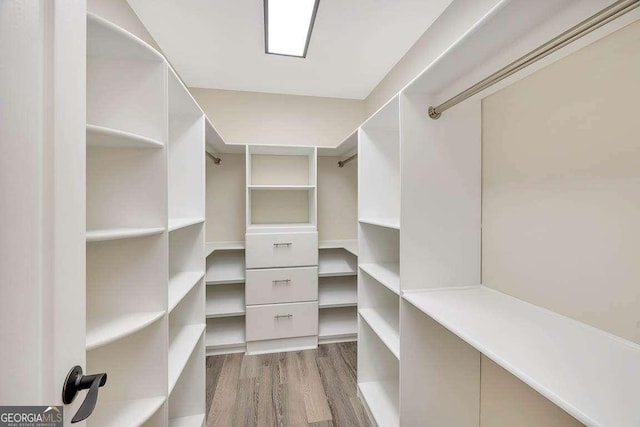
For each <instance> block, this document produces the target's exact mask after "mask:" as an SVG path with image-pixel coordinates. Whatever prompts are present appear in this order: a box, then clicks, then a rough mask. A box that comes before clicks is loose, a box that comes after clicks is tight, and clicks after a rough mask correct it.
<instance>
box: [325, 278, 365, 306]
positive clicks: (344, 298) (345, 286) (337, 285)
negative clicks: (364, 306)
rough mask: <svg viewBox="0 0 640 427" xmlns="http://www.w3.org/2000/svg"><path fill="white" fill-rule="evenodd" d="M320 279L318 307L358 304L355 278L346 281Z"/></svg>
mask: <svg viewBox="0 0 640 427" xmlns="http://www.w3.org/2000/svg"><path fill="white" fill-rule="evenodd" d="M327 280H332V281H330V282H329V281H320V283H319V284H318V307H319V308H321V309H323V308H336V307H355V306H357V305H358V290H357V286H356V281H355V278H351V279H350V280H351V283H349V282H346V281H333V279H327Z"/></svg>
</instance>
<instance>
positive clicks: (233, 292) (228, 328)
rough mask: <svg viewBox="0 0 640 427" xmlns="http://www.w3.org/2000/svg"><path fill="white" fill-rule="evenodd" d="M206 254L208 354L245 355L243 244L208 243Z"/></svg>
mask: <svg viewBox="0 0 640 427" xmlns="http://www.w3.org/2000/svg"><path fill="white" fill-rule="evenodd" d="M205 252H206V257H207V261H206V264H207V274H206V283H207V291H206V303H205V304H206V305H205V315H206V318H207V338H206V347H207V355H208V356H210V355H216V354H225V353H239V352H244V351H245V350H246V340H245V312H246V310H245V297H244V295H245V284H244V282H245V262H244V242H207V243H206V245H205Z"/></svg>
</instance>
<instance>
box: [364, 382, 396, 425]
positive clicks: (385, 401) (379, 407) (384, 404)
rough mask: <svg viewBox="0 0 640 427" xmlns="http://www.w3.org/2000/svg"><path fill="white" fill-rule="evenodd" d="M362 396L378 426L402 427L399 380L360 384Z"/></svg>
mask: <svg viewBox="0 0 640 427" xmlns="http://www.w3.org/2000/svg"><path fill="white" fill-rule="evenodd" d="M358 388H359V389H360V396H361V398H362V399H363V400H364V401H365V403H366V405H367V408H368V409H369V411H370V412H371V415H372V416H373V419H374V420H375V422H376V424H377V425H379V426H384V427H393V426H399V425H400V417H399V415H398V400H399V399H398V396H399V395H400V391H399V390H400V388H399V386H398V381H397V380H395V381H394V380H391V381H370V382H364V383H360V384H358Z"/></svg>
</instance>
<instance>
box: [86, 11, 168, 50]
mask: <svg viewBox="0 0 640 427" xmlns="http://www.w3.org/2000/svg"><path fill="white" fill-rule="evenodd" d="M87 56H92V57H99V58H111V59H115V58H120V59H125V58H126V59H136V60H142V61H157V62H164V57H163V56H162V55H161V54H160V53H158V51H157V50H155V49H154V48H153V47H151V46H150V45H149V44H147V43H146V42H144V41H142V40H141V39H139V38H138V37H136V36H134V35H133V34H131V33H130V32H128V31H125V30H124V29H122V28H120V27H118V26H117V25H114V24H112V23H111V22H109V21H107V20H105V19H103V18H100V17H99V16H97V15H94V14H93V13H87Z"/></svg>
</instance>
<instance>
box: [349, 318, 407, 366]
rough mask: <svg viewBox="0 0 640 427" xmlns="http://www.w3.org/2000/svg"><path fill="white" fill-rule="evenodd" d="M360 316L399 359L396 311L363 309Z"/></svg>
mask: <svg viewBox="0 0 640 427" xmlns="http://www.w3.org/2000/svg"><path fill="white" fill-rule="evenodd" d="M359 313H360V316H362V318H363V319H364V321H365V322H367V324H368V325H369V327H371V329H372V330H373V332H375V333H376V335H378V338H380V340H381V341H382V342H383V343H384V345H386V346H387V348H389V350H390V351H391V353H393V355H394V356H395V357H396V358H397V359H398V360H399V359H400V333H399V328H398V324H399V319H398V311H397V310H391V309H388V308H364V309H360V310H359Z"/></svg>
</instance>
